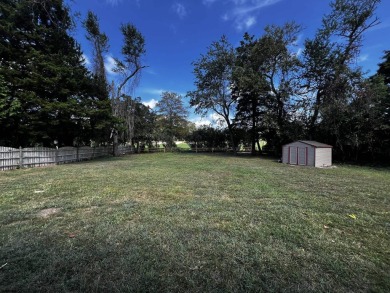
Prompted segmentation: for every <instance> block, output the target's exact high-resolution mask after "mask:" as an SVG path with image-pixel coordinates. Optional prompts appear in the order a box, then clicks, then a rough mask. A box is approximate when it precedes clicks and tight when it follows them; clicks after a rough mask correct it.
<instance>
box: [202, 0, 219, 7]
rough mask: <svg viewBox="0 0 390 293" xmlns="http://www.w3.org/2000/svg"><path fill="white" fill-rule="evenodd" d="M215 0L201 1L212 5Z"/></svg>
mask: <svg viewBox="0 0 390 293" xmlns="http://www.w3.org/2000/svg"><path fill="white" fill-rule="evenodd" d="M216 1H217V0H203V1H202V3H203V5H206V6H209V5H212V4H213V3H214V2H216Z"/></svg>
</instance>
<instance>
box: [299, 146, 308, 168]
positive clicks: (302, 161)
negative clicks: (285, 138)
mask: <svg viewBox="0 0 390 293" xmlns="http://www.w3.org/2000/svg"><path fill="white" fill-rule="evenodd" d="M306 150H307V148H298V164H299V165H306V162H307V157H306V155H307V151H306Z"/></svg>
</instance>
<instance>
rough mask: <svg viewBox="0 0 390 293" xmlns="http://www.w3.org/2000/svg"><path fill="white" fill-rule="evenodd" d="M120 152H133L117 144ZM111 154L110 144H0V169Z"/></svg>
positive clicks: (74, 160)
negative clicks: (80, 145) (67, 145)
mask: <svg viewBox="0 0 390 293" xmlns="http://www.w3.org/2000/svg"><path fill="white" fill-rule="evenodd" d="M118 151H119V153H120V154H129V153H134V149H133V148H132V147H131V146H119V147H118ZM111 154H112V146H107V147H93V148H92V147H78V148H76V147H62V148H59V149H52V148H43V147H35V148H19V149H15V148H10V147H3V146H0V170H2V171H4V170H12V169H18V168H26V167H39V166H47V165H53V164H65V163H71V162H78V161H83V160H91V159H94V158H99V157H105V156H109V155H111Z"/></svg>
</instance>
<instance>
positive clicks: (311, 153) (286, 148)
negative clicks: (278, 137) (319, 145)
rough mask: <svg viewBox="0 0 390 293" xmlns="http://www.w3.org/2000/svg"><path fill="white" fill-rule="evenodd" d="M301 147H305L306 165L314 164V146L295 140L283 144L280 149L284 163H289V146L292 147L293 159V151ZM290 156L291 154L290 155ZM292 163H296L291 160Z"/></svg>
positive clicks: (294, 156)
mask: <svg viewBox="0 0 390 293" xmlns="http://www.w3.org/2000/svg"><path fill="white" fill-rule="evenodd" d="M297 147H298V148H302V149H305V150H306V149H307V152H306V151H305V156H306V154H307V157H306V160H307V166H314V151H315V148H314V147H313V146H310V145H307V144H305V143H301V142H299V141H297V142H293V143H290V144H287V145H284V146H283V149H282V162H283V163H284V164H289V161H288V160H289V154H288V151H289V148H290V149H291V148H294V154H293V158H294V160H295V159H296V155H295V152H296V148H297ZM290 158H291V156H290ZM293 164H294V165H295V164H296V163H294V162H293Z"/></svg>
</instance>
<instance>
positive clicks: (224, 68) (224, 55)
mask: <svg viewBox="0 0 390 293" xmlns="http://www.w3.org/2000/svg"><path fill="white" fill-rule="evenodd" d="M235 58H236V56H235V52H234V48H233V46H232V45H231V44H230V43H229V41H228V39H227V38H226V36H222V37H221V39H220V40H219V41H217V42H213V43H212V44H211V45H210V47H208V49H207V53H206V54H205V55H201V57H200V58H199V60H197V61H195V62H193V63H192V64H193V66H194V71H193V73H194V75H195V86H196V90H195V91H190V92H188V93H187V96H188V97H190V105H191V106H193V107H195V111H196V112H197V113H199V114H207V113H208V112H209V111H213V112H215V113H217V114H218V115H220V116H221V117H222V118H223V120H224V122H226V125H227V128H228V130H229V132H230V140H231V144H232V146H233V149H235V141H234V125H233V123H232V121H231V116H232V115H233V112H234V106H235V99H234V98H233V96H232V92H231V86H232V73H233V68H234V64H235Z"/></svg>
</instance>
